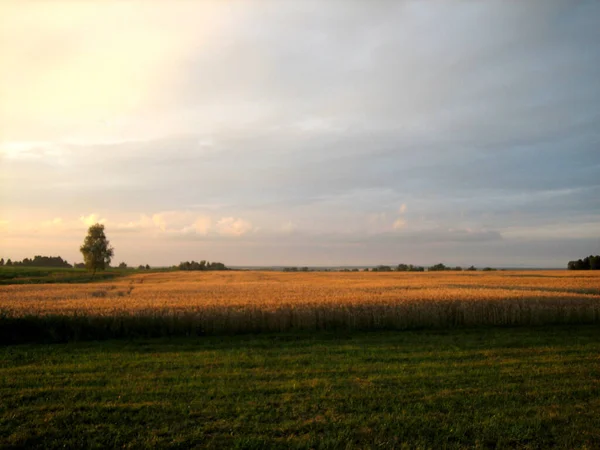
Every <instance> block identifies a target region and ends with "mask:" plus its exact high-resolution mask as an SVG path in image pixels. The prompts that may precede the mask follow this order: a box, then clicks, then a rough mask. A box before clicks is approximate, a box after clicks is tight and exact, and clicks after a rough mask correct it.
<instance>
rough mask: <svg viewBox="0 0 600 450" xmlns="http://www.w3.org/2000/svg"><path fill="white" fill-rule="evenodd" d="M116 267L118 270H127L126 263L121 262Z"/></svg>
mask: <svg viewBox="0 0 600 450" xmlns="http://www.w3.org/2000/svg"><path fill="white" fill-rule="evenodd" d="M118 267H119V269H127V263H125V262H122V263H120V264H119V266H118Z"/></svg>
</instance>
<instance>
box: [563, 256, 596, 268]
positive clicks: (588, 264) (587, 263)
mask: <svg viewBox="0 0 600 450" xmlns="http://www.w3.org/2000/svg"><path fill="white" fill-rule="evenodd" d="M567 269H569V270H600V256H599V255H596V256H594V255H590V256H587V257H585V258H583V259H578V260H577V261H569V263H568V264H567Z"/></svg>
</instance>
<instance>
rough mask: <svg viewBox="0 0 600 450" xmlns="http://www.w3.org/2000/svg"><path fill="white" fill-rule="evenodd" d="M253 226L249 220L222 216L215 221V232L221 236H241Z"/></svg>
mask: <svg viewBox="0 0 600 450" xmlns="http://www.w3.org/2000/svg"><path fill="white" fill-rule="evenodd" d="M253 228H254V227H253V226H252V224H251V223H250V222H248V221H247V220H244V219H239V218H238V219H236V218H233V217H223V218H222V219H220V220H219V221H218V222H217V232H218V233H219V234H221V235H223V236H242V235H244V234H246V233H248V232H250V231H252V230H253Z"/></svg>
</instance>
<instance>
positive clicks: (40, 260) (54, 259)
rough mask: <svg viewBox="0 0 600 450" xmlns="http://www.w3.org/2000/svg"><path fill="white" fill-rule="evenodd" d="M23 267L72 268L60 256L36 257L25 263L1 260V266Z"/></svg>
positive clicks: (26, 260)
mask: <svg viewBox="0 0 600 450" xmlns="http://www.w3.org/2000/svg"><path fill="white" fill-rule="evenodd" d="M4 265H6V266H23V267H65V268H71V267H73V266H71V264H69V263H68V262H67V261H65V260H64V259H62V258H61V257H60V256H40V255H36V256H34V257H33V258H25V259H23V261H14V262H13V261H11V259H10V258H8V260H7V261H6V263H5V262H4V258H2V259H0V266H4Z"/></svg>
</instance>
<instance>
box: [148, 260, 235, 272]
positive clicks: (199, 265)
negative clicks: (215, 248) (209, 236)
mask: <svg viewBox="0 0 600 450" xmlns="http://www.w3.org/2000/svg"><path fill="white" fill-rule="evenodd" d="M148 268H150V267H148ZM177 268H178V269H179V270H229V269H228V268H227V267H226V266H225V264H223V263H220V262H212V263H211V262H208V261H205V260H202V261H200V262H196V261H185V262H182V263H179V266H177Z"/></svg>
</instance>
